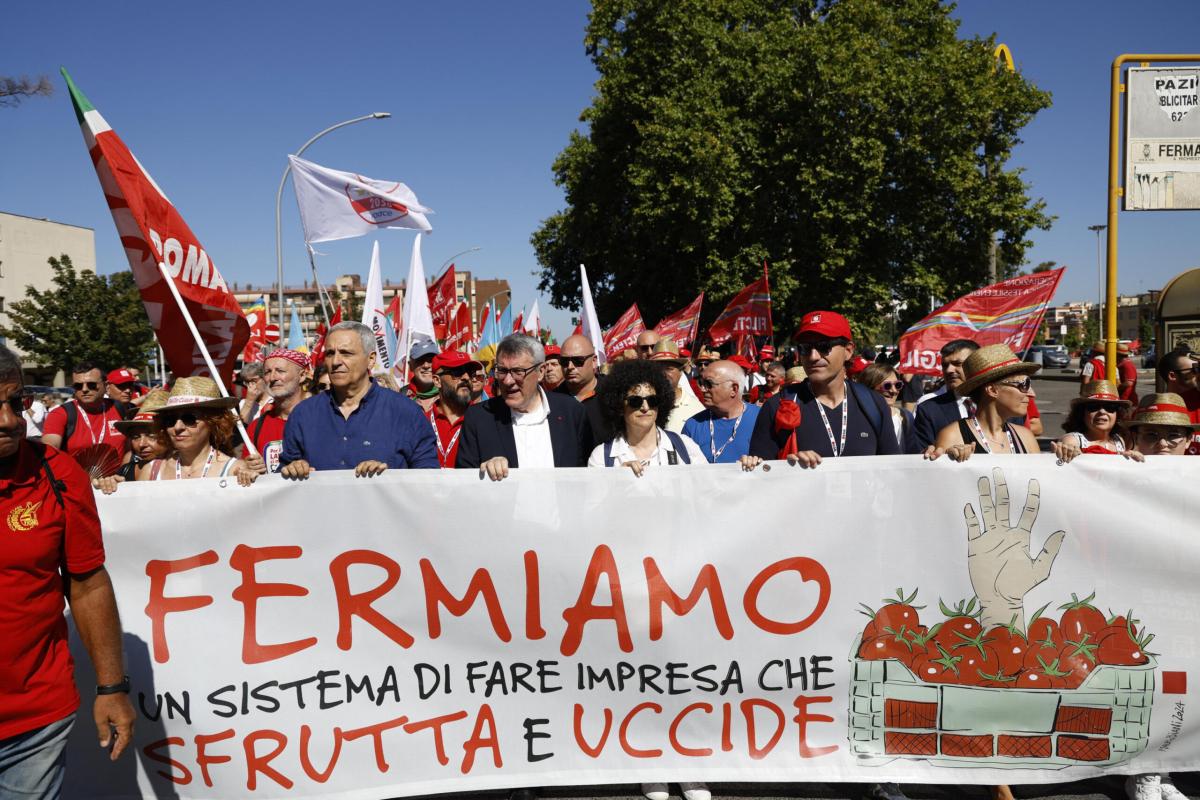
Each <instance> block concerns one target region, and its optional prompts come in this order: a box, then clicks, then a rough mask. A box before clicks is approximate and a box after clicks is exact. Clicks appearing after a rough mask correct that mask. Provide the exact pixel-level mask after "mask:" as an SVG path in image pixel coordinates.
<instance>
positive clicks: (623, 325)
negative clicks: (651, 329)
mask: <svg viewBox="0 0 1200 800" xmlns="http://www.w3.org/2000/svg"><path fill="white" fill-rule="evenodd" d="M645 330H646V323H644V322H642V312H641V311H639V310H638V306H637V303H634V304H633V305H631V306H630V307H629V308H628V309H626V311H625V313H624V314H622V315H621V318H620V319H618V320H617V322H616V324H615V325H613V326H612V327H611V328H609V329H608V330H607V331H605V332H604V355H605V357H606V358H607V359H608V360H610V361H611V360H612V359H614V358H616V357H617V356H619V355H621V353H622V352H623V351H625V350H627V349H629V348H631V347H633V346H634V345H635V344H636V343H637V337H638V335H639V334H641V333H643V332H644V331H645Z"/></svg>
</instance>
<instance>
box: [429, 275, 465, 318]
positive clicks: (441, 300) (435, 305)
mask: <svg viewBox="0 0 1200 800" xmlns="http://www.w3.org/2000/svg"><path fill="white" fill-rule="evenodd" d="M457 304H458V292H457V290H456V288H455V277H454V265H453V264H451V265H450V268H449V269H448V270H446V271H445V272H443V273H442V277H440V278H438V279H437V280H436V281H434V282H433V283H432V284H431V285H430V287H429V313H430V314H431V315H432V316H433V324H434V325H442V326H445V325H448V324H449V323H450V317H451V315H452V314H454V313H455V308H456V306H457Z"/></svg>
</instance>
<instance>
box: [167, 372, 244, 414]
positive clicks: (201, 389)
mask: <svg viewBox="0 0 1200 800" xmlns="http://www.w3.org/2000/svg"><path fill="white" fill-rule="evenodd" d="M237 402H238V401H237V398H234V397H222V396H221V390H220V389H218V388H217V382H216V381H214V380H213V379H212V378H201V377H199V376H191V377H187V378H179V379H178V380H176V381H175V385H174V386H172V387H171V394H170V396H169V397H167V402H166V405H164V406H163V407H162V408H160V409H159V410H158V412H157V413H159V414H161V413H163V412H164V411H181V410H183V409H197V408H233V407H234V406H236V405H237Z"/></svg>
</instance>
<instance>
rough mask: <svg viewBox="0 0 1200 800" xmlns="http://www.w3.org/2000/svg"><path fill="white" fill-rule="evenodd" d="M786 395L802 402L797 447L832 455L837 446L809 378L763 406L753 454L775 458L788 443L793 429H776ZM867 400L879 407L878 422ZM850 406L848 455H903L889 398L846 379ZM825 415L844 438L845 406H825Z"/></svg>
mask: <svg viewBox="0 0 1200 800" xmlns="http://www.w3.org/2000/svg"><path fill="white" fill-rule="evenodd" d="M784 398H786V399H788V400H794V401H795V402H796V403H797V404H798V405H799V406H800V426H799V427H798V428H796V447H797V449H799V450H814V451H816V452H817V453H820V454H821V456H822V457H823V458H832V457H833V455H834V453H833V447H832V445H831V443H830V441H829V431H827V430H826V429H825V423H824V422H822V421H821V412H820V410H819V409H818V408H817V399H816V398H815V397H813V393H812V390H811V389H810V388H809V384H808V381H807V380H806V381H804V382H803V383H801V384H800V385H799V386H789V387H787V388H786V389H785V390H784V391H783V392H781V393H780V394H778V395H776V396H775V397H772V398H771V399H770V400H768V401H767V402H766V403H765V404H764V405H763V407H762V411H760V412H759V414H758V420H757V421H756V422H755V423H754V434H753V435H752V436H751V439H750V455H752V456H758V457H759V458H765V459H773V458H778V457H779V451H780V450H782V449H783V446H784V445H785V444H786V443H787V440H788V436H789V432H788V431H782V432H779V433H776V431H775V415H776V414H777V413H779V404H780V403H781V402H782V401H783V399H784ZM863 403H871V404H872V405H873V406H874V408H875V414H874V415H873V416H874V419H875V420H876V423H875V425H877V426H878V430H877V429H876V427H875V425H872V415H868V413H867V411H866V410H865V409H864V407H863ZM846 409H847V414H848V416H849V418H850V423H849V424H850V427H849V428H848V429H847V431H846V449H845V452H843V453H842V455H844V456H876V455H878V456H890V455H899V454H900V453H902V452H903V451H902V450H901V449H900V445H899V444H898V443H897V442H896V430H895V428H894V427H892V416H891V412H890V411H889V410H888V407H887V401H885V400H884V399H883V396H882V395H880V394H878V393H876V392H873V391H871V390H870V389H867V388H866V387H862V386H859V385H858V384H852V383H850V382H847V383H846ZM824 411H825V418H826V419H828V420H829V428H830V430H832V431H833V438H834V441H836V442H838V443H839V445H840V442H841V433H842V407H841V406H840V405H839V406H837V408H832V409H831V408H824Z"/></svg>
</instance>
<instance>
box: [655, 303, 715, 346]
mask: <svg viewBox="0 0 1200 800" xmlns="http://www.w3.org/2000/svg"><path fill="white" fill-rule="evenodd" d="M703 304H704V292H701V293H700V294H698V295H696V299H695V300H693V301H692V302H691V303H689V304H688V306H687V307H686V308H681V309H679V310H678V311H676V312H675V313H674V314H671V315H670V316H667V317H663V318H662V319H661V320H660V321H659V323H658V324H657V325H655V326H654V332H655V333H657V334H658V335H659V336H661V337H662V338H663V339H670V340H671V341H673V342H675V346H676V347H678V348H679V349H681V350H682V349H684V348H690V347H691V346H692V342H694V341H695V340H696V334H697V333H699V331H700V306H702V305H703Z"/></svg>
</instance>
